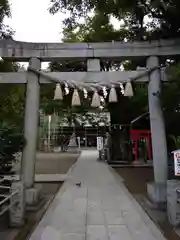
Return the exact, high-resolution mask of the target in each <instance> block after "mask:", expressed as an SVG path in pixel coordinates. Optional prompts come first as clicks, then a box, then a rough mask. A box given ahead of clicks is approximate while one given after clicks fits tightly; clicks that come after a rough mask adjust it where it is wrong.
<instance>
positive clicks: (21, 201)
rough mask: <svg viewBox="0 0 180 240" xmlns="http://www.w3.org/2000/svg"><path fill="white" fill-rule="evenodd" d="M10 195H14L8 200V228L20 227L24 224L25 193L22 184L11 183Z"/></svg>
mask: <svg viewBox="0 0 180 240" xmlns="http://www.w3.org/2000/svg"><path fill="white" fill-rule="evenodd" d="M16 192H17V193H16ZM10 193H11V194H13V193H16V194H14V195H13V196H12V197H11V199H10V204H11V205H12V207H11V208H10V211H9V214H10V226H11V227H22V226H23V224H24V222H25V192H24V185H23V183H22V182H20V181H19V182H13V183H12V186H11V192H10Z"/></svg>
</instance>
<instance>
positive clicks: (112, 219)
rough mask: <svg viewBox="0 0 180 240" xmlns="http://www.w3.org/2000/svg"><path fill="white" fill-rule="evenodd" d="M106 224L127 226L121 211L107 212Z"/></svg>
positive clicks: (105, 213)
mask: <svg viewBox="0 0 180 240" xmlns="http://www.w3.org/2000/svg"><path fill="white" fill-rule="evenodd" d="M104 215H105V219H106V223H107V224H108V225H122V224H125V222H124V219H123V215H122V213H121V212H120V211H112V210H111V211H110V210H105V211H104Z"/></svg>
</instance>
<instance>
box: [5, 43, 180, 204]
mask: <svg viewBox="0 0 180 240" xmlns="http://www.w3.org/2000/svg"><path fill="white" fill-rule="evenodd" d="M174 55H180V40H176V41H174V40H170V41H169V40H168V41H167V40H163V41H154V42H151V43H150V42H131V43H122V42H114V43H73V44H69V43H27V42H17V41H12V40H8V41H7V40H5V41H4V40H2V41H0V56H1V57H2V58H3V59H12V60H15V61H18V62H27V61H28V62H29V66H30V67H31V68H32V69H36V70H39V69H40V68H41V62H43V61H46V62H47V61H53V60H56V61H61V60H87V66H88V71H87V72H48V73H47V72H46V75H48V76H50V77H51V78H53V77H54V78H56V79H62V80H64V81H66V82H68V81H71V80H73V81H75V82H77V83H78V82H85V83H97V82H98V83H102V85H103V84H112V83H114V82H117V83H120V82H124V80H128V79H131V78H136V76H137V75H138V74H139V71H129V72H124V71H114V72H102V71H100V60H101V59H112V60H113V59H116V60H117V59H118V60H127V59H131V58H142V57H143V58H146V59H147V70H148V69H152V68H154V70H153V71H152V72H151V73H149V74H147V75H146V76H142V77H141V78H139V79H138V78H137V81H140V82H149V86H148V96H149V112H150V123H151V132H152V148H153V164H154V178H155V184H153V185H149V188H148V189H149V192H150V194H151V196H153V200H154V201H156V202H164V201H165V200H166V194H165V190H166V180H167V146H166V135H165V127H164V120H163V113H162V109H161V107H160V101H159V97H158V96H159V93H160V92H161V87H160V83H161V80H163V81H165V80H166V77H165V74H164V71H160V69H159V68H158V67H159V65H160V62H159V58H160V57H163V58H164V57H166V58H167V57H170V56H174ZM50 82H51V81H49V80H48V78H47V77H43V76H41V75H38V74H36V73H34V72H32V71H27V72H17V73H14V72H10V73H0V83H13V84H14V83H22V84H27V89H26V108H25V126H24V131H25V132H24V134H25V138H26V141H27V144H26V146H25V148H24V150H23V156H22V169H21V179H22V181H23V182H24V184H25V187H26V189H27V191H29V192H31V193H32V192H33V191H32V189H33V188H34V166H35V153H36V142H37V130H38V116H39V96H40V84H41V83H43V84H45V83H50ZM159 193H160V194H159ZM33 194H36V193H35V192H34V193H33Z"/></svg>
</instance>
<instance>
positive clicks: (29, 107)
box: [21, 58, 41, 205]
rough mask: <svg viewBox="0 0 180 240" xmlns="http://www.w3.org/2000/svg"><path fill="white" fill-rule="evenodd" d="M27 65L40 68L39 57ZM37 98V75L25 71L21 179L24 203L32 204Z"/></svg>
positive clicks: (36, 132) (33, 194)
mask: <svg viewBox="0 0 180 240" xmlns="http://www.w3.org/2000/svg"><path fill="white" fill-rule="evenodd" d="M29 66H30V67H32V68H34V69H40V68H41V61H40V59H38V58H31V59H30V61H29ZM39 98H40V85H39V82H38V75H36V74H34V73H32V72H27V85H26V104H25V119H24V136H25V140H26V145H25V147H24V149H23V154H22V162H21V180H22V181H23V183H24V186H25V189H26V203H27V204H28V205H34V204H36V203H37V202H38V190H37V189H35V188H34V177H35V161H36V148H37V134H38V122H39Z"/></svg>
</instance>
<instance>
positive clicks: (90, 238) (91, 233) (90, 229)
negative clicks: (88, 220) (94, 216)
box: [86, 225, 108, 240]
mask: <svg viewBox="0 0 180 240" xmlns="http://www.w3.org/2000/svg"><path fill="white" fill-rule="evenodd" d="M86 240H108V234H107V229H106V228H105V226H103V225H92V226H87V235H86Z"/></svg>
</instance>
